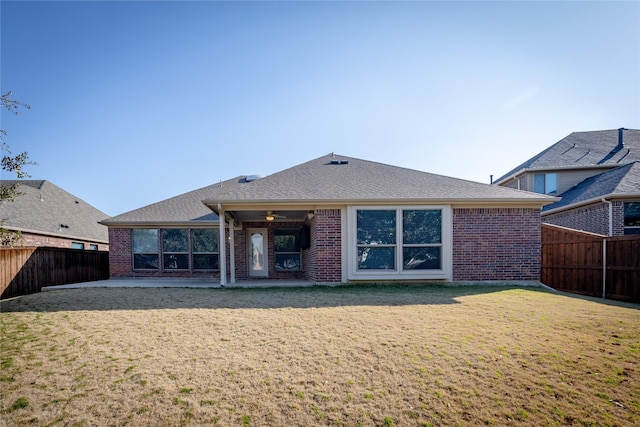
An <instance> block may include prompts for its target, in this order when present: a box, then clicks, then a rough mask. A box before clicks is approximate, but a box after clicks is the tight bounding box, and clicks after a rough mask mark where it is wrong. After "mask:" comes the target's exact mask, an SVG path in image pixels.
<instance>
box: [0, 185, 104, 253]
mask: <svg viewBox="0 0 640 427" xmlns="http://www.w3.org/2000/svg"><path fill="white" fill-rule="evenodd" d="M14 183H17V184H19V186H18V191H19V192H20V193H22V194H20V195H19V196H17V197H16V199H15V200H14V201H12V202H10V201H3V202H0V218H1V219H3V220H4V226H5V227H6V228H8V229H13V230H21V231H32V232H36V233H42V234H46V235H52V236H60V237H66V238H74V239H82V240H89V241H95V242H100V243H108V241H109V238H108V230H107V227H105V226H103V225H100V224H99V223H98V221H101V220H103V219H105V218H107V216H108V215H107V214H105V213H104V212H102V211H100V210H98V209H96V208H95V207H93V206H91V205H90V204H88V203H86V202H85V201H83V200H82V199H80V198H78V197H76V196H74V195H72V194H70V193H68V192H66V191H64V190H63V189H62V188H60V187H58V186H56V185H54V184H52V183H51V182H49V181H46V180H0V184H1V185H3V186H10V185H13V184H14ZM61 224H63V225H66V226H68V228H66V227H60V225H61Z"/></svg>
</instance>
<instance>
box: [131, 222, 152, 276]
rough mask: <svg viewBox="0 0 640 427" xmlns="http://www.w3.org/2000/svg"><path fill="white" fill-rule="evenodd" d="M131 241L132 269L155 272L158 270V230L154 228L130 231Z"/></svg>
mask: <svg viewBox="0 0 640 427" xmlns="http://www.w3.org/2000/svg"><path fill="white" fill-rule="evenodd" d="M131 240H132V241H131V246H132V249H133V268H134V269H144V270H157V269H158V268H159V258H158V230H157V229H154V228H144V229H134V230H132V231H131Z"/></svg>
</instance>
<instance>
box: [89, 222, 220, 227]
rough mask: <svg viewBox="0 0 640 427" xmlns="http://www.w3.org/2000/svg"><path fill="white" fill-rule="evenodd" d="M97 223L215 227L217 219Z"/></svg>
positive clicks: (121, 225)
mask: <svg viewBox="0 0 640 427" xmlns="http://www.w3.org/2000/svg"><path fill="white" fill-rule="evenodd" d="M99 224H102V225H106V226H107V227H109V228H162V227H189V228H198V227H203V228H204V227H217V226H218V220H215V221H117V222H110V221H100V222H99Z"/></svg>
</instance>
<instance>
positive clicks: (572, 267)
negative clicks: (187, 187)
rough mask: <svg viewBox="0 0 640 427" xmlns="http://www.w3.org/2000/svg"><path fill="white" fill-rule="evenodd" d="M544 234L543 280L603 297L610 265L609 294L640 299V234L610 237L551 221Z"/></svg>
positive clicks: (542, 255)
mask: <svg viewBox="0 0 640 427" xmlns="http://www.w3.org/2000/svg"><path fill="white" fill-rule="evenodd" d="M541 235H542V251H541V264H540V265H541V271H540V277H541V280H542V283H544V284H546V285H548V286H551V287H552V288H554V289H558V290H561V291H566V292H573V293H577V294H582V295H590V296H595V297H601V296H602V279H603V270H604V269H605V268H606V270H605V271H606V278H605V281H606V293H605V297H606V298H611V299H616V300H623V301H631V302H639V303H640V236H638V235H636V236H615V237H606V236H602V235H598V234H593V233H586V232H582V231H578V230H571V229H568V228H564V227H558V226H555V225H550V224H543V225H542V233H541ZM603 242H605V243H604V245H606V254H607V257H606V258H607V259H606V260H605V259H604V254H603ZM605 266H606V267H605Z"/></svg>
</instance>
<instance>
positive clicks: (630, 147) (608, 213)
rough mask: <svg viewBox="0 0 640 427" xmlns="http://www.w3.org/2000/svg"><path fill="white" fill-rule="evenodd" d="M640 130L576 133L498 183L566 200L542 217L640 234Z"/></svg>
mask: <svg viewBox="0 0 640 427" xmlns="http://www.w3.org/2000/svg"><path fill="white" fill-rule="evenodd" d="M638 161H640V130H635V129H625V128H620V129H617V130H603V131H593V132H574V133H572V134H570V135H569V136H567V137H565V138H563V139H562V140H560V141H558V142H557V143H555V144H554V145H552V146H551V147H549V148H547V149H546V150H544V151H543V152H541V153H540V154H538V155H536V156H534V157H532V158H531V159H529V160H527V161H526V162H524V163H523V164H521V165H520V166H518V167H516V168H515V169H513V170H512V171H510V172H508V173H506V174H505V175H504V176H502V177H500V178H499V179H497V180H496V181H495V182H494V184H496V185H498V186H503V187H511V188H518V189H521V190H527V191H534V192H536V193H541V194H549V195H556V196H560V197H561V198H562V199H561V200H560V201H558V202H556V203H553V204H550V205H547V206H545V207H544V209H543V211H542V221H543V222H545V223H549V224H555V225H561V226H564V227H568V228H574V229H578V230H583V231H588V232H592V233H598V234H603V235H609V236H619V235H624V234H638V233H640V172H639V166H638V164H637V162H638Z"/></svg>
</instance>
